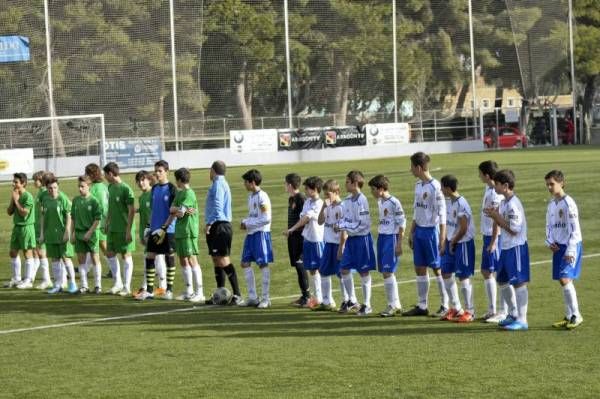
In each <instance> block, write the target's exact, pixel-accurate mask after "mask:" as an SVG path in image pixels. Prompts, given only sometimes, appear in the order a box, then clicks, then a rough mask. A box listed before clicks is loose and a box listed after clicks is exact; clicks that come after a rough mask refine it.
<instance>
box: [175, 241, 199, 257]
mask: <svg viewBox="0 0 600 399" xmlns="http://www.w3.org/2000/svg"><path fill="white" fill-rule="evenodd" d="M175 249H176V251H177V256H182V257H187V256H193V255H198V253H199V252H198V237H193V238H191V237H188V238H177V239H175Z"/></svg>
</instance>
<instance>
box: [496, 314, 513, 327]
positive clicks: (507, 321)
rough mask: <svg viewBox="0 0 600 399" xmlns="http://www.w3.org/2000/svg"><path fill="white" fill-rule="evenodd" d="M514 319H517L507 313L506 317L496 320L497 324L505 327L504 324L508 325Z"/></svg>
mask: <svg viewBox="0 0 600 399" xmlns="http://www.w3.org/2000/svg"><path fill="white" fill-rule="evenodd" d="M515 321H517V319H516V318H515V317H513V316H511V315H508V316H506V318H505V319H503V320H500V321H499V322H498V326H499V327H506V326H508V325H511V324H513V323H514V322H515Z"/></svg>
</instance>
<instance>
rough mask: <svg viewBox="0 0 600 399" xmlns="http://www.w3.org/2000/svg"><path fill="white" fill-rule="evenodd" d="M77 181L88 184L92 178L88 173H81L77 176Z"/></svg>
mask: <svg viewBox="0 0 600 399" xmlns="http://www.w3.org/2000/svg"><path fill="white" fill-rule="evenodd" d="M77 183H85V184H87V185H88V186H89V185H90V184H92V179H91V178H90V177H89V176H88V175H81V176H79V177H78V178H77Z"/></svg>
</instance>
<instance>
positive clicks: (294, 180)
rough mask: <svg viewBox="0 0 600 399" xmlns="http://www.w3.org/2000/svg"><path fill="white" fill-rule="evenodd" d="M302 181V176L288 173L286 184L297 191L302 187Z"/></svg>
mask: <svg viewBox="0 0 600 399" xmlns="http://www.w3.org/2000/svg"><path fill="white" fill-rule="evenodd" d="M301 181H302V179H301V178H300V175H299V174H297V173H288V174H287V175H285V182H286V183H287V184H289V185H290V186H292V187H294V188H295V189H297V188H298V187H300V182H301Z"/></svg>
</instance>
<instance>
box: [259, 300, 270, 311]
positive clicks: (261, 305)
mask: <svg viewBox="0 0 600 399" xmlns="http://www.w3.org/2000/svg"><path fill="white" fill-rule="evenodd" d="M256 307H257V308H258V309H267V308H270V307H271V301H270V300H268V299H261V300H260V302H259V303H258V305H256Z"/></svg>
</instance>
